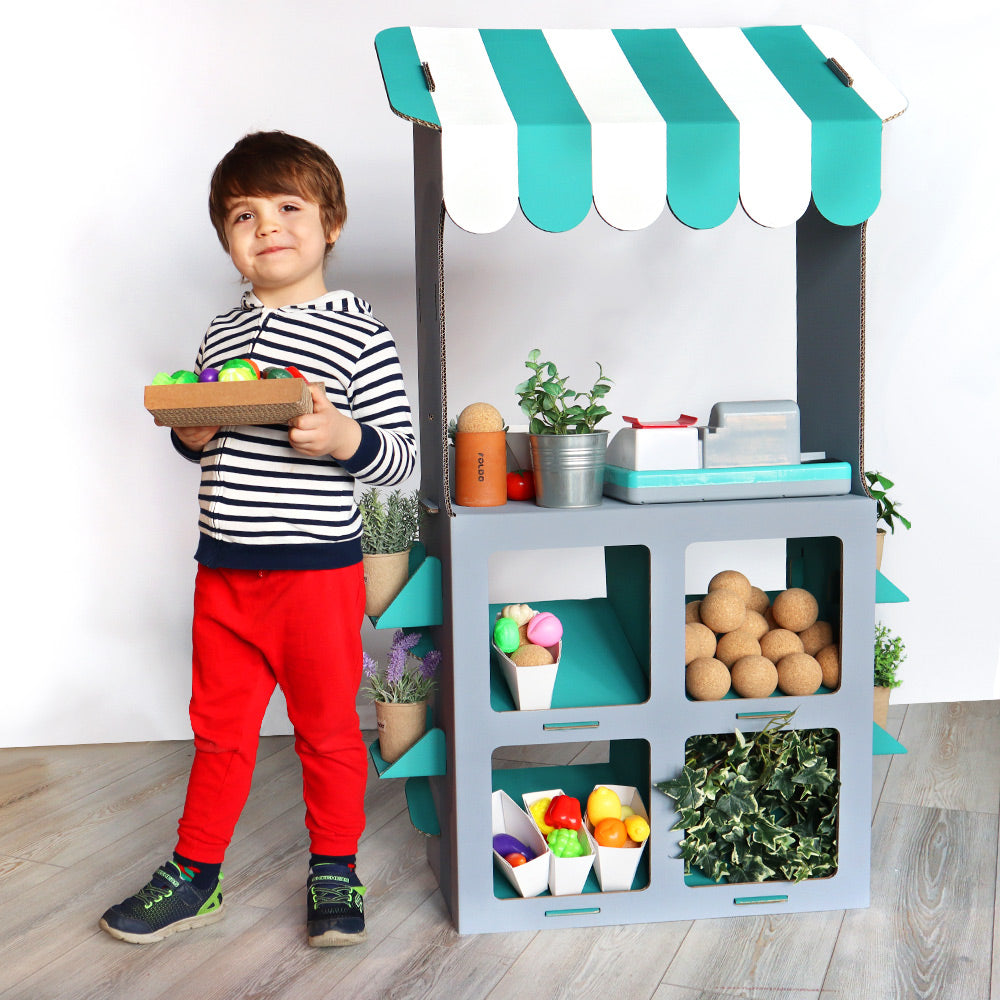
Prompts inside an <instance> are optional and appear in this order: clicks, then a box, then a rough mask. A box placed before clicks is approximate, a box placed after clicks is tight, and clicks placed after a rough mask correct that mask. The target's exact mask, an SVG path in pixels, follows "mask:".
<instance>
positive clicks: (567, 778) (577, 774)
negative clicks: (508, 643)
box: [483, 605, 659, 900]
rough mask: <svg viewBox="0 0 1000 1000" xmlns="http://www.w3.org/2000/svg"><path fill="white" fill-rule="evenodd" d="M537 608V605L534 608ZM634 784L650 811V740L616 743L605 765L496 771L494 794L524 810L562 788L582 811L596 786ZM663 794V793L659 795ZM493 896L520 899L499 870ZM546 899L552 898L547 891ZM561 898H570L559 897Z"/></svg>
mask: <svg viewBox="0 0 1000 1000" xmlns="http://www.w3.org/2000/svg"><path fill="white" fill-rule="evenodd" d="M532 606H534V605H532ZM603 784H609V785H634V786H635V787H636V788H638V790H639V795H640V796H641V797H642V801H643V805H644V806H645V807H646V809H647V811H648V810H649V808H650V801H649V796H650V794H651V793H650V783H649V744H648V743H647V742H646V740H612V742H611V753H610V760H609V762H608V763H605V764H568V765H565V766H561V767H524V768H499V769H495V770H494V771H493V791H494V792H496V791H499V790H501V789H502V790H503V791H505V792H506V793H507V794H508V795H509V796H510V797H511V798H512V799H513V800H514V801H515V802H516V803H517V805H518V806H521V807H523V803H522V800H521V796H522V795H523V794H525V793H527V792H537V791H541V790H542V789H545V788H561V789H562V790H563V792H565V793H566V794H567V795H572V796H573V797H574V798H576V799H579V800H580V806H581V811H585V810H586V807H587V796H588V795H590V792H591V790H592V789H593V787H594V785H603ZM656 794H659V793H656ZM655 836H656V831H655V830H654V831H653V832H652V834H651V835H650V841H649V843H648V844H647V845H646V849H645V850H644V851H643V852H642V857H641V858H640V859H639V867H638V868H637V869H636V873H635V878H634V879H633V880H632V891H635V890H637V889H645V888H647V887H648V886H649V852H650V850H651V849H652V846H653V843H654V840H653V838H654V837H655ZM488 847H489V845H486V847H485V848H484V850H483V857H484V859H487V860H486V861H485V862H484V863H490V861H489V859H490V857H491V855H490V853H489V850H488ZM600 891H601V886H600V883H599V882H598V881H597V873H596V871H594V870H593V869H591V872H590V874H589V875H588V876H587V881H586V883H585V884H584V887H583V893H584V895H587V894H590V893H599V892H600ZM493 895H494V896H495V897H496V898H497V899H520V898H521V897H520V896H519V895H518V894H517V892H516V891H515V889H514V887H513V886H512V885H511V884H510V883H509V882H508V881H507V879H505V878H504V877H503V875H501V874H500V872H498V871H497V870H496V869H495V868H494V870H493ZM541 895H542V896H549V895H550V893H549V891H548V889H546V890H545V891H544V892H543V893H541ZM554 898H557V899H560V900H562V899H570V898H572V897H570V896H558V897H554Z"/></svg>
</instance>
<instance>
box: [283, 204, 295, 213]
mask: <svg viewBox="0 0 1000 1000" xmlns="http://www.w3.org/2000/svg"><path fill="white" fill-rule="evenodd" d="M298 210H299V206H298V205H292V204H287V205H282V206H281V211H282V212H297V211H298Z"/></svg>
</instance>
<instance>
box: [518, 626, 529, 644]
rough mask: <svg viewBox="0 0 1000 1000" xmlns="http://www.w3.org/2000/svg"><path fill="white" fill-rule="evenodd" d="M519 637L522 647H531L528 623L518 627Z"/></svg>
mask: <svg viewBox="0 0 1000 1000" xmlns="http://www.w3.org/2000/svg"><path fill="white" fill-rule="evenodd" d="M517 636H518V638H519V639H520V641H521V645H522V646H530V645H531V643H529V642H528V623H527V622H525V623H524V624H523V625H518V626H517Z"/></svg>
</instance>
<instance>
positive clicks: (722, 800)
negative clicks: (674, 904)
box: [655, 712, 840, 882]
mask: <svg viewBox="0 0 1000 1000" xmlns="http://www.w3.org/2000/svg"><path fill="white" fill-rule="evenodd" d="M792 715H794V712H786V713H782V714H781V715H779V716H776V717H775V718H774V719H773V720H771V721H770V722H768V724H767V725H766V726H765V727H764V728H763V729H761V730H760V731H759V732H757V733H749V734H747V735H745V736H744V734H743V733H741V732H740V731H739V730H738V729H737V730H736V731H735V733H733V734H728V733H723V734H718V735H705V736H694V737H692V738H691V739H689V740H688V742H687V746H686V748H685V755H684V767H683V769H682V770H681V773H680V774H679V775H678V776H677V777H676V778H673V779H671V780H670V781H660V782H656V785H655V787H656V788H658V789H659V790H660V791H661V792H663V793H664V794H665V795H667V796H669V797H670V798H672V799H673V800H674V801H675V803H676V805H677V810H678V813H679V818H678V820H677V822H676V823H675V824H674V826H673V829H675V830H683V831H684V837H683V839H682V840H681V842H680V847H681V852H680V857H682V858H683V859H684V870H685V873H686V874H690V872H691V869H692V868H697V869H699V870H700V871H701V872H702V874H704V875H706V876H708V877H709V878H710V879H712V880H713V881H714V882H765V881H771V880H782V881H792V882H801V881H802V880H803V879H807V878H822V877H824V876H828V875H832V874H833V873H834V872H836V870H837V804H838V798H839V789H840V781H839V780H838V778H837V765H838V738H837V733H836V731H835V730H833V729H806V730H796V729H786V728H785V727H786V726H787V725H788V723H789V721H790V720H791V717H792Z"/></svg>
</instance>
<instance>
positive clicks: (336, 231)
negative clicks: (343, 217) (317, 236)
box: [326, 226, 343, 246]
mask: <svg viewBox="0 0 1000 1000" xmlns="http://www.w3.org/2000/svg"><path fill="white" fill-rule="evenodd" d="M341 229H343V226H334V227H333V229H331V230H330V231H329V232H328V233H327V234H326V242H327V243H328V244H329V245H330V246H333V244H334V243H336V242H337V240H339V239H340V231H341Z"/></svg>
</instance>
